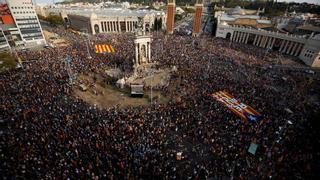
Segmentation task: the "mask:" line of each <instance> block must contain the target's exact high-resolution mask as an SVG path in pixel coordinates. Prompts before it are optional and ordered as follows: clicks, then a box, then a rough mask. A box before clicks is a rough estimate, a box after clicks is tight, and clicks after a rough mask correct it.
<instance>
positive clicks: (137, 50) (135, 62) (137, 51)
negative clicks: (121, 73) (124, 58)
mask: <svg viewBox="0 0 320 180" xmlns="http://www.w3.org/2000/svg"><path fill="white" fill-rule="evenodd" d="M138 60H139V47H138V44H136V59H135V60H134V64H137V63H138Z"/></svg>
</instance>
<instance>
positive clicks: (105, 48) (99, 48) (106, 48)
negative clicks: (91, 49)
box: [95, 44, 115, 54]
mask: <svg viewBox="0 0 320 180" xmlns="http://www.w3.org/2000/svg"><path fill="white" fill-rule="evenodd" d="M95 50H96V53H99V54H100V53H101V54H105V53H114V52H115V50H114V48H113V47H112V46H111V45H107V44H97V45H95Z"/></svg>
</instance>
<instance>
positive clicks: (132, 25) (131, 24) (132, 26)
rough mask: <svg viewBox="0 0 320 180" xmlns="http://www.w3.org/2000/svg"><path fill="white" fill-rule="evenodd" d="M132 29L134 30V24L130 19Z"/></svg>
mask: <svg viewBox="0 0 320 180" xmlns="http://www.w3.org/2000/svg"><path fill="white" fill-rule="evenodd" d="M131 26H132V31H134V24H133V21H131Z"/></svg>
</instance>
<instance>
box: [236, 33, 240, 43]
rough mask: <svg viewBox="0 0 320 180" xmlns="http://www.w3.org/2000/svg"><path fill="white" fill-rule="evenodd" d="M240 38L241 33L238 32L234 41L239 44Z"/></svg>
mask: <svg viewBox="0 0 320 180" xmlns="http://www.w3.org/2000/svg"><path fill="white" fill-rule="evenodd" d="M240 37H241V32H238V35H237V39H236V42H239V40H240Z"/></svg>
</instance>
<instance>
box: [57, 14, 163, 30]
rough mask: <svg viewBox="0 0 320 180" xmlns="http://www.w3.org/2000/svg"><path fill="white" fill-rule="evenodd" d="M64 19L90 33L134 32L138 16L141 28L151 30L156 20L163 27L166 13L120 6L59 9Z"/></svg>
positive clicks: (72, 25) (70, 24)
mask: <svg viewBox="0 0 320 180" xmlns="http://www.w3.org/2000/svg"><path fill="white" fill-rule="evenodd" d="M55 11H56V13H57V11H58V13H60V14H61V16H62V18H63V19H64V21H65V22H66V23H67V24H68V25H69V27H71V28H72V29H74V30H78V31H83V30H86V31H88V32H89V33H91V34H99V33H124V32H134V31H135V29H136V25H137V22H138V18H140V17H142V18H143V22H144V24H143V28H144V29H145V30H146V31H151V29H152V28H153V26H154V23H155V22H156V21H161V22H162V27H161V29H164V28H165V22H166V15H165V13H164V12H162V11H155V10H129V9H122V8H89V9H83V8H74V9H59V10H55ZM160 19H161V20H160Z"/></svg>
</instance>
